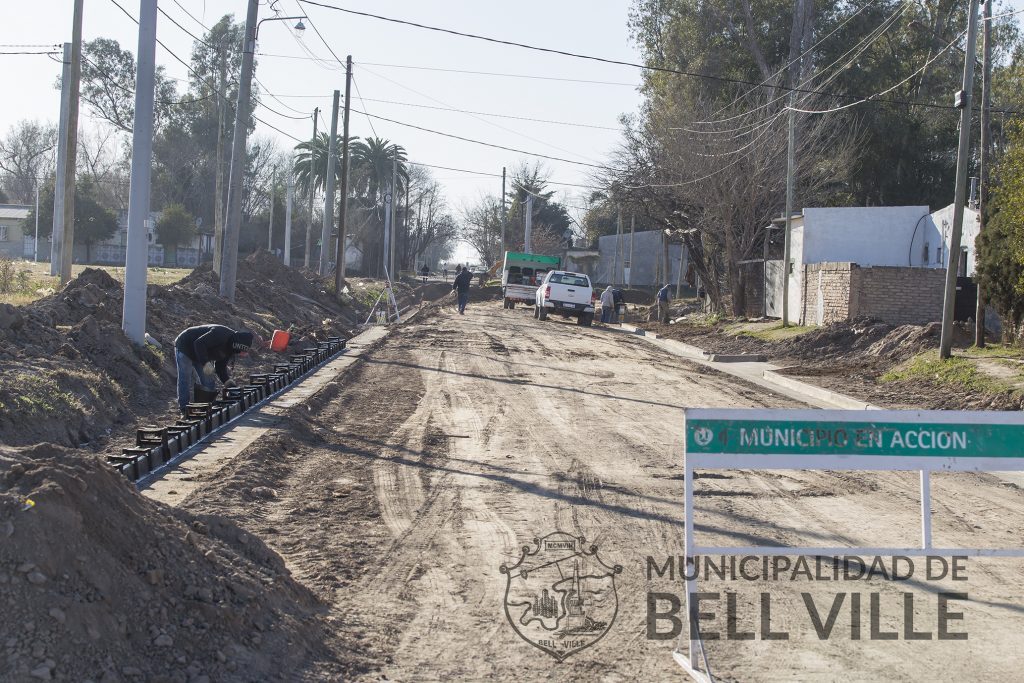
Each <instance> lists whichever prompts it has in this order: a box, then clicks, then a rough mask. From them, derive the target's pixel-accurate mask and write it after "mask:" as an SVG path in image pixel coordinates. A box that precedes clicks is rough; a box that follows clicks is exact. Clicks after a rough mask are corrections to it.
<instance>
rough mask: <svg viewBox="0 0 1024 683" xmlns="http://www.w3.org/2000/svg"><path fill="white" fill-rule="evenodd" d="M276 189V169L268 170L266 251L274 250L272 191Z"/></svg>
mask: <svg viewBox="0 0 1024 683" xmlns="http://www.w3.org/2000/svg"><path fill="white" fill-rule="evenodd" d="M276 189H277V169H276V168H275V169H274V170H272V171H271V172H270V221H269V224H268V227H267V251H270V252H272V251H274V191H275V190H276Z"/></svg>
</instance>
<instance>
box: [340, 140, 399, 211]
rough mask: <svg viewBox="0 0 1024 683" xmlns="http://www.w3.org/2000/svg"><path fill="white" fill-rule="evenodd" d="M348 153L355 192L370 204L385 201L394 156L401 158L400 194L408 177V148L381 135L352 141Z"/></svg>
mask: <svg viewBox="0 0 1024 683" xmlns="http://www.w3.org/2000/svg"><path fill="white" fill-rule="evenodd" d="M349 156H350V163H351V165H352V171H353V173H352V176H353V180H354V182H353V191H354V194H355V195H356V196H357V197H360V198H361V199H363V200H364V201H366V202H368V203H372V204H383V203H384V189H385V188H386V187H388V186H389V185H390V184H391V171H392V165H393V163H394V160H395V159H398V188H397V192H398V193H401V192H402V190H403V189H404V188H405V184H406V183H407V182H408V180H409V169H408V168H406V161H407V159H408V157H407V156H406V153H405V148H404V147H402V146H401V145H397V144H394V143H392V142H391V141H390V140H384V139H382V138H378V137H372V138H366V140H359V139H355V140H352V142H351V143H350V145H349Z"/></svg>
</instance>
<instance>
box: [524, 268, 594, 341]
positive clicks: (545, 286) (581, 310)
mask: <svg viewBox="0 0 1024 683" xmlns="http://www.w3.org/2000/svg"><path fill="white" fill-rule="evenodd" d="M549 313H555V314H557V315H560V316H562V317H563V318H568V317H570V316H575V317H576V323H577V324H579V325H583V326H584V327H590V325H591V323H593V322H594V289H593V287H591V285H590V278H589V277H587V276H586V275H585V274H583V273H572V272H569V271H566V270H552V271H549V272H548V273H547V275H545V276H544V279H543V280H542V281H541V283H540V286H539V287H537V300H536V303H535V305H534V312H533V315H534V317H535V318H537V319H538V320H547V317H548V314H549Z"/></svg>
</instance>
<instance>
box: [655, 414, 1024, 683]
mask: <svg viewBox="0 0 1024 683" xmlns="http://www.w3.org/2000/svg"><path fill="white" fill-rule="evenodd" d="M683 429H684V433H685V453H684V459H685V463H684V467H685V482H684V495H685V509H686V513H685V514H686V519H685V523H684V535H685V537H684V541H683V543H684V554H685V556H686V564H687V577H690V576H692V577H694V578H687V579H686V594H687V613H688V615H689V618H688V619H687V620H686V622H687V628H686V634H687V635H686V636H684V637H686V638H687V639H688V640H689V643H690V646H689V652H688V653H687V652H683V651H682V650H680V649H678V648H677V649H676V651H675V652H674V653H673V656H674V657H675V659H676V661H677V662H678V663H679V665H680V666H682V667H683V669H684V670H685V671H686V672H687V673H688V674H690V676H691V677H692V678H693V679H694V680H697V681H709V680H710V670H709V669H708V666H707V653H706V652H705V651H704V646H703V643H702V642H701V639H700V633H699V632H697V630H696V628H695V627H696V620H695V615H694V610H693V609H692V604H691V600H690V596H692V595H694V594H695V593H696V592H697V579H696V573H694V572H691V571H689V566H690V565H691V564H692V562H693V558H695V557H697V556H699V555H767V556H778V555H795V556H803V555H810V556H822V555H824V556H828V555H841V554H847V553H852V554H858V555H903V556H907V557H914V556H917V557H921V556H929V555H933V556H934V555H941V556H954V555H960V556H972V557H1024V548H936V547H934V546H933V545H932V520H931V479H930V477H931V473H932V472H992V471H995V472H1005V471H1017V472H1019V471H1024V413H1020V412H968V411H940V410H931V411H896V410H880V411H870V412H864V411H860V410H761V409H754V410H736V409H715V408H712V409H695V408H688V409H686V410H685V411H684V418H683ZM695 469H751V470H778V469H800V470H876V471H908V470H910V471H912V470H918V471H920V475H921V476H920V481H921V543H920V546H915V547H903V548H890V547H850V546H838V547H816V546H799V547H797V546H704V545H698V544H697V543H696V542H695V541H694V536H693V528H694V519H693V515H694V509H693V472H694V470H695ZM698 651H699V652H700V653H701V656H702V658H703V660H704V668H705V669H706V670H707V671H706V672H705V671H700V670H698V669H697V668H696V667H695V665H694V664H695V660H694V655H695V653H696V652H698Z"/></svg>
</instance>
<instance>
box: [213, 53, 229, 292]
mask: <svg viewBox="0 0 1024 683" xmlns="http://www.w3.org/2000/svg"><path fill="white" fill-rule="evenodd" d="M218 54H219V56H220V65H219V66H220V82H219V84H218V88H219V90H218V91H217V162H216V163H217V168H216V171H215V172H214V174H213V194H214V201H213V272H214V273H216V274H217V275H218V276H219V275H220V267H221V265H222V264H223V260H224V212H225V208H224V200H225V199H226V197H225V196H224V124H225V121H224V119H225V118H226V117H227V110H228V106H227V105H228V64H227V54H226V46H225V45H224V44H223V41H222V42H221V45H220V47H219V49H218Z"/></svg>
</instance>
